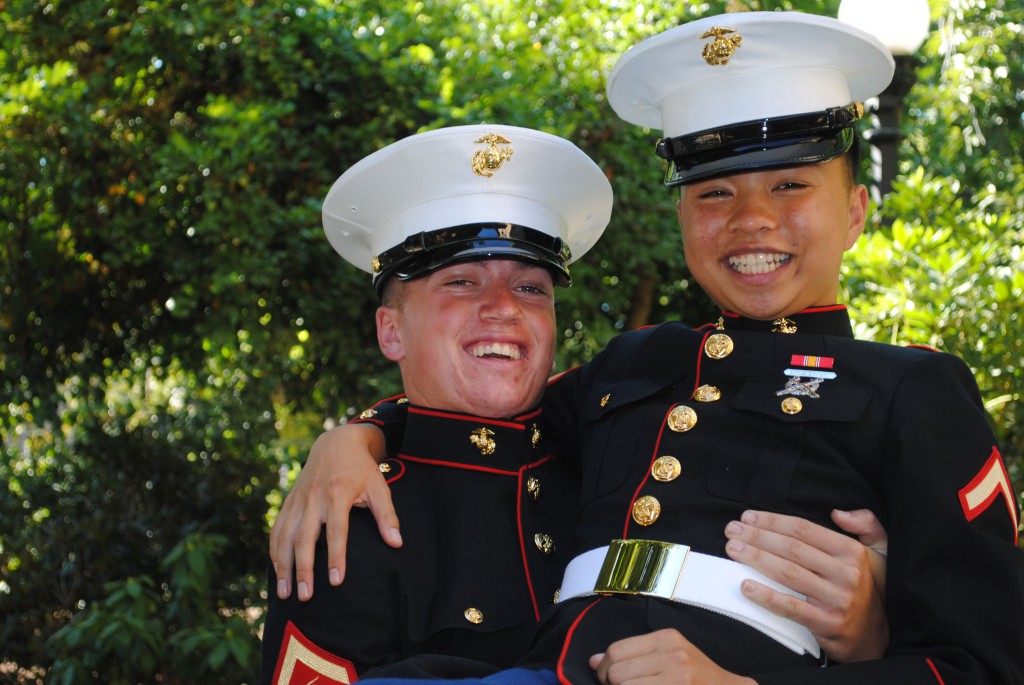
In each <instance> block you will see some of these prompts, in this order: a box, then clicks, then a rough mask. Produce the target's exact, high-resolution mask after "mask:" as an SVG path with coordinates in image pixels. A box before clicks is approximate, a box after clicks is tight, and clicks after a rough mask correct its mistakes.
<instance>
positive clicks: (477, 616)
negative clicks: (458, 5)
mask: <svg viewBox="0 0 1024 685" xmlns="http://www.w3.org/2000/svg"><path fill="white" fill-rule="evenodd" d="M462 615H463V616H465V617H466V620H467V621H469V622H470V623H483V622H484V612H482V611H480V610H479V609H477V608H476V607H469V608H468V609H466V611H465V612H464V613H463V614H462Z"/></svg>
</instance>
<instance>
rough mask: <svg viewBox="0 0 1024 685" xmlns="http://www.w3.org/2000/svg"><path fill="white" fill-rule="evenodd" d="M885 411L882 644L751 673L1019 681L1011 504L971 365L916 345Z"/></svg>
mask: <svg viewBox="0 0 1024 685" xmlns="http://www.w3.org/2000/svg"><path fill="white" fill-rule="evenodd" d="M889 416H890V423H889V426H888V427H887V429H886V431H885V436H886V455H885V464H884V466H883V476H882V482H881V484H880V485H881V487H882V488H883V490H884V492H883V495H884V497H885V500H886V503H887V505H888V507H889V511H890V516H889V520H888V521H887V522H886V524H887V528H888V532H889V556H888V570H887V580H886V583H887V587H886V602H887V609H888V613H889V626H890V634H891V642H890V646H889V649H888V651H887V653H886V655H885V656H884V657H883V658H882V659H880V660H877V661H869V662H861V663H855V664H847V665H838V666H831V667H828V668H824V669H816V670H815V671H812V672H804V673H792V672H791V673H776V674H770V675H769V674H765V675H762V676H757V675H755V676H754V677H755V679H756V680H757V681H758V682H759V683H761V685H773V684H775V683H780V684H781V683H789V684H793V683H796V684H799V683H828V684H833V683H851V684H852V683H864V682H872V683H893V684H894V685H895V684H896V683H899V684H900V685H907V684H912V683H922V684H927V685H940V684H941V685H954V684H957V685H959V684H964V685H967V684H972V685H974V684H977V685H982V684H986V685H987V684H991V685H997V684H998V685H1020V684H1021V683H1024V656H1022V655H1024V556H1022V550H1021V549H1020V548H1019V547H1018V546H1017V542H1018V539H1017V530H1018V519H1019V511H1018V504H1017V498H1016V496H1015V495H1014V493H1013V490H1012V488H1011V485H1010V479H1009V476H1008V474H1007V471H1006V467H1005V465H1004V463H1003V460H1002V457H1001V455H1000V453H999V447H998V445H997V444H996V439H995V436H994V434H993V432H992V429H991V427H990V425H989V422H988V417H987V416H986V414H985V410H984V407H983V405H982V402H981V398H980V396H979V392H978V388H977V385H976V384H975V381H974V379H973V377H972V376H971V373H970V371H969V369H968V368H967V366H966V365H965V364H964V363H963V362H962V361H961V360H959V359H957V358H956V357H953V356H951V355H946V354H937V353H929V354H927V355H923V356H922V357H920V358H919V361H917V362H916V363H914V364H913V365H911V366H910V368H909V369H908V370H907V372H906V374H905V375H904V377H903V378H902V379H901V380H900V383H899V385H898V387H897V389H896V392H895V395H894V396H893V400H892V406H891V408H890V413H889Z"/></svg>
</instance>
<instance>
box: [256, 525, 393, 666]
mask: <svg viewBox="0 0 1024 685" xmlns="http://www.w3.org/2000/svg"><path fill="white" fill-rule="evenodd" d="M349 549H350V550H353V552H355V551H357V550H358V553H350V554H349V555H348V557H347V564H346V571H345V582H344V583H342V584H341V585H340V586H338V587H333V586H331V585H330V583H329V582H328V581H327V568H326V559H327V547H326V542H325V531H321V535H320V539H319V541H318V543H317V548H316V558H315V562H314V571H313V578H314V583H315V586H314V591H313V597H312V599H310V600H309V601H306V602H300V601H299V600H298V599H297V598H296V596H295V593H292V596H291V597H289V598H288V599H287V600H280V599H278V598H277V596H276V594H274V593H273V592H272V593H270V599H269V607H268V610H267V617H266V621H265V623H264V627H263V645H262V654H261V663H260V683H261V685H291V684H292V683H307V682H311V681H312V680H313V679H314V678H319V680H317V682H322V683H343V682H354V681H355V680H356V679H357V678H359V677H362V674H363V673H364V672H365V671H366V670H367V669H369V668H373V667H376V666H381V665H384V664H388V663H392V662H394V661H396V660H398V659H399V658H401V656H402V654H401V649H402V637H401V636H402V632H401V629H400V628H401V606H400V593H399V592H398V590H397V580H396V578H395V576H394V573H393V571H392V570H391V569H392V568H393V567H394V565H393V564H389V563H387V559H386V557H387V555H390V554H395V553H397V550H392V549H390V548H388V547H387V546H386V545H384V543H383V542H381V541H380V539H379V536H378V534H377V532H376V525H375V524H374V522H373V520H372V518H371V516H370V515H369V512H366V511H363V510H356V511H353V512H352V518H351V521H350V528H349ZM274 577H275V576H274V572H273V568H271V569H270V578H271V580H272V579H273V578H274ZM293 582H294V581H293ZM270 587H273V584H272V583H271V585H270Z"/></svg>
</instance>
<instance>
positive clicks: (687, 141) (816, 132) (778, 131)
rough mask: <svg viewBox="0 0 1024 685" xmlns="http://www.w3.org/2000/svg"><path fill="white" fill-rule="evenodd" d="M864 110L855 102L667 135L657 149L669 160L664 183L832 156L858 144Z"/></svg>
mask: <svg viewBox="0 0 1024 685" xmlns="http://www.w3.org/2000/svg"><path fill="white" fill-rule="evenodd" d="M861 112H862V107H861V106H860V104H859V103H855V104H852V105H848V106H847V107H834V108H832V109H828V110H826V111H824V112H815V113H811V114H799V115H796V116H788V117H776V118H773V119H762V120H758V121H747V122H743V123H740V124H732V125H729V126H723V127H722V128H719V129H709V130H706V131H701V132H699V133H694V134H690V135H685V136H678V137H676V138H665V139H663V140H661V141H660V142H659V143H658V148H657V155H658V156H659V157H661V158H663V159H667V160H669V162H670V164H669V168H668V171H667V173H666V176H665V185H667V186H680V185H685V184H687V183H695V182H697V181H703V180H707V179H711V178H717V177H719V176H728V175H730V174H738V173H743V172H746V171H759V170H765V169H778V168H784V167H790V166H800V165H804V164H817V163H820V162H827V161H828V160H830V159H835V158H836V157H839V156H840V155H842V154H844V153H846V152H847V151H848V150H849V149H850V148H851V147H852V146H853V141H854V138H855V136H856V131H855V129H854V124H855V123H856V121H857V119H858V118H859V117H860V114H861Z"/></svg>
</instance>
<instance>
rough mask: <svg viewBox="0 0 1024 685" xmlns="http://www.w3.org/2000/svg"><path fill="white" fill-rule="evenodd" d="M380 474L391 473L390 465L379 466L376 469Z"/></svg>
mask: <svg viewBox="0 0 1024 685" xmlns="http://www.w3.org/2000/svg"><path fill="white" fill-rule="evenodd" d="M377 468H378V469H380V472H381V473H391V464H381V465H380V466H378V467H377Z"/></svg>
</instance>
